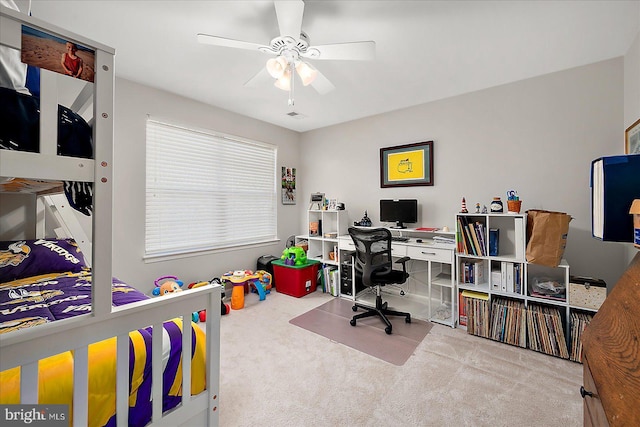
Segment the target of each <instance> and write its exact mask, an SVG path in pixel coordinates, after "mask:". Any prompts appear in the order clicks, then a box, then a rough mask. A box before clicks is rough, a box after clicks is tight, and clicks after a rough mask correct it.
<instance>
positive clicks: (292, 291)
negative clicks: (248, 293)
mask: <svg viewBox="0 0 640 427" xmlns="http://www.w3.org/2000/svg"><path fill="white" fill-rule="evenodd" d="M272 264H273V274H274V278H275V281H276V283H278V287H277V288H276V291H278V293H282V294H286V295H290V296H292V297H296V298H300V297H303V296H305V295H308V294H310V293H311V292H315V291H316V285H317V280H318V266H319V265H320V262H319V261H313V260H310V261H308V262H307V264H305V265H300V266H298V265H286V264H285V263H284V261H282V260H277V261H273V262H272Z"/></svg>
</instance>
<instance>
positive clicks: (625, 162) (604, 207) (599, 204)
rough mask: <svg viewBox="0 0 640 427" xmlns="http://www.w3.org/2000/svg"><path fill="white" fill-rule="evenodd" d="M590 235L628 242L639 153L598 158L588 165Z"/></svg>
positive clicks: (637, 192) (638, 184)
mask: <svg viewBox="0 0 640 427" xmlns="http://www.w3.org/2000/svg"><path fill="white" fill-rule="evenodd" d="M590 184H591V208H592V213H591V233H592V235H593V237H595V238H598V239H601V240H603V241H608V242H631V241H632V240H633V219H632V216H631V215H629V208H630V207H631V203H632V202H633V199H639V198H640V154H628V155H620V156H608V157H600V158H598V159H595V160H593V161H592V162H591V182H590Z"/></svg>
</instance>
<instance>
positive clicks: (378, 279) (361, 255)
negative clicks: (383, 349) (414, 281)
mask: <svg viewBox="0 0 640 427" xmlns="http://www.w3.org/2000/svg"><path fill="white" fill-rule="evenodd" d="M349 235H350V236H351V239H353V243H355V245H356V253H355V259H354V267H355V270H356V278H360V277H359V276H361V278H362V283H363V284H364V285H365V286H368V287H371V288H375V290H376V306H375V307H370V306H367V305H362V304H358V303H357V302H356V303H355V305H354V306H353V307H352V309H353V311H358V308H362V309H364V310H366V311H365V312H364V313H360V314H356V315H355V316H353V318H352V319H351V321H350V323H351V326H356V320H358V319H362V318H364V317H370V316H379V317H380V318H381V319H382V320H383V321H384V323H385V324H386V325H387V327H386V328H385V329H384V331H385V332H386V333H387V334H391V330H392V329H393V327H392V326H391V322H390V321H389V319H388V318H387V315H391V316H404V317H405V319H404V321H405V322H406V323H411V314H410V313H403V312H400V311H395V310H390V309H388V308H387V303H386V302H384V303H383V302H382V296H381V289H380V287H381V286H385V285H391V284H402V283H404V282H406V280H407V279H408V278H409V273H407V268H406V265H405V263H406V262H407V261H409V260H410V258H409V257H407V256H405V257H402V258H400V259H398V260H396V262H397V263H401V264H402V271H400V270H394V269H393V265H392V264H393V260H392V259H391V232H390V231H389V230H387V229H386V228H374V229H363V228H355V227H349Z"/></svg>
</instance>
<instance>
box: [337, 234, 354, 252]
mask: <svg viewBox="0 0 640 427" xmlns="http://www.w3.org/2000/svg"><path fill="white" fill-rule="evenodd" d="M338 247H339V248H340V250H341V251H355V250H356V245H355V244H354V243H353V240H351V237H349V238H344V237H340V238H339V239H338Z"/></svg>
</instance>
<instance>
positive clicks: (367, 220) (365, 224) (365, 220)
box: [353, 211, 371, 227]
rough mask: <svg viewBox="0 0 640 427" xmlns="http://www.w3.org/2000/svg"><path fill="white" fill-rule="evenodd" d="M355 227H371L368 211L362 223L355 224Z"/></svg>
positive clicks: (365, 212)
mask: <svg viewBox="0 0 640 427" xmlns="http://www.w3.org/2000/svg"><path fill="white" fill-rule="evenodd" d="M353 225H355V226H360V227H371V219H369V217H368V216H367V211H364V216H363V217H362V219H361V220H360V222H354V223H353Z"/></svg>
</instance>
